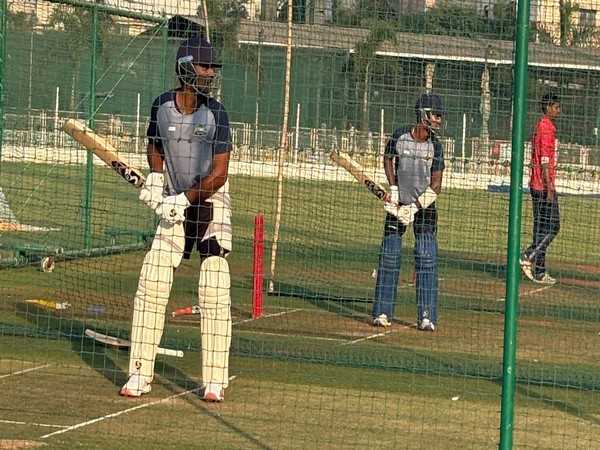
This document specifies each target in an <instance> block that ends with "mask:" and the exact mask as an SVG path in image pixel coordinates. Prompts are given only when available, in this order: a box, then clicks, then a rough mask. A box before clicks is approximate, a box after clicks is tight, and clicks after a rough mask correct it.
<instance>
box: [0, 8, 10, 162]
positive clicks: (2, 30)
mask: <svg viewBox="0 0 600 450" xmlns="http://www.w3.org/2000/svg"><path fill="white" fill-rule="evenodd" d="M7 12H8V9H7V5H6V0H0V167H2V137H3V135H4V91H5V90H6V78H5V77H4V66H5V65H6V13H7Z"/></svg>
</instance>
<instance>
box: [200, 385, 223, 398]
mask: <svg viewBox="0 0 600 450" xmlns="http://www.w3.org/2000/svg"><path fill="white" fill-rule="evenodd" d="M224 399H225V394H224V392H223V388H222V387H221V385H220V384H218V383H208V384H207V385H206V387H205V388H204V394H203V395H202V400H204V401H205V402H222V401H223V400H224Z"/></svg>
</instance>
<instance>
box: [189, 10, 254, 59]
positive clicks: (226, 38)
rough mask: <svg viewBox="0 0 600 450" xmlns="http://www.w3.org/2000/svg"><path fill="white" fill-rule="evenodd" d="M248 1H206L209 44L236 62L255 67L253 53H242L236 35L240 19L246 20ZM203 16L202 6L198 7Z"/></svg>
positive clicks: (246, 50) (246, 51)
mask: <svg viewBox="0 0 600 450" xmlns="http://www.w3.org/2000/svg"><path fill="white" fill-rule="evenodd" d="M247 6H248V0H207V2H206V9H207V14H208V17H209V19H210V23H211V35H212V36H211V42H212V43H213V44H214V45H215V46H216V47H220V48H221V49H222V50H224V51H225V52H227V53H228V54H230V55H231V56H232V57H233V58H234V59H235V60H236V61H240V62H242V63H245V64H249V65H256V54H255V52H254V51H248V49H245V50H244V51H242V49H241V47H240V45H239V42H238V34H239V30H240V21H241V19H245V18H247V15H248V13H247V9H246V8H247ZM198 13H199V15H200V16H204V11H203V8H202V5H200V6H199V7H198Z"/></svg>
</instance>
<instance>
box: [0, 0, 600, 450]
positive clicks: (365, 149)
mask: <svg viewBox="0 0 600 450" xmlns="http://www.w3.org/2000/svg"><path fill="white" fill-rule="evenodd" d="M0 5H2V8H3V12H5V14H3V15H2V18H3V20H4V23H2V30H1V34H0V43H1V44H2V50H3V51H0V56H1V55H3V57H2V59H1V64H0V68H1V70H2V77H0V80H1V83H2V84H1V92H2V103H1V106H2V113H3V114H2V115H1V117H2V122H1V127H0V133H1V136H2V141H1V143H2V145H1V147H0V149H1V153H0V267H1V268H0V342H1V343H2V354H1V355H0V382H1V383H3V384H4V385H5V386H6V387H5V389H3V391H4V393H3V394H2V396H1V397H0V398H2V399H3V400H5V401H3V402H2V404H3V406H2V409H1V411H2V412H1V413H0V430H1V432H0V436H2V438H0V448H4V447H3V446H6V447H7V448H21V447H18V445H24V444H23V443H24V442H29V441H31V442H47V443H49V444H51V445H56V446H57V447H60V446H65V447H69V446H72V445H75V443H79V445H86V446H89V447H90V448H114V445H115V444H114V443H115V442H120V439H123V442H125V439H129V441H128V445H129V442H130V437H131V435H132V434H133V435H136V436H139V437H140V439H138V440H137V441H136V443H131V446H132V447H133V448H136V446H139V447H145V448H148V447H152V448H154V447H155V448H164V447H165V446H166V445H174V446H176V447H177V448H186V447H190V448H191V447H193V446H196V445H198V443H199V442H207V440H206V435H207V434H209V435H211V436H213V437H214V441H213V440H209V441H210V445H209V444H206V445H205V446H207V447H208V446H210V447H211V448H215V447H219V448H229V447H234V448H242V447H243V448H254V447H256V448H308V447H317V446H318V447H320V448H350V447H357V448H365V447H367V448H370V447H382V448H489V447H491V446H495V445H497V443H498V441H499V439H500V438H499V432H498V424H499V421H500V413H499V411H500V402H501V395H502V393H501V383H502V363H503V329H504V326H505V323H504V319H505V317H504V310H505V304H506V299H505V291H506V288H505V285H506V280H507V277H508V273H509V272H508V269H507V249H508V244H507V243H508V241H509V235H508V231H507V230H508V221H509V190H510V187H511V179H510V175H511V166H510V165H511V133H512V131H513V126H512V122H513V117H512V108H513V92H514V85H513V47H514V40H515V30H516V28H515V15H516V11H515V5H514V3H509V2H490V3H486V2H460V3H458V4H457V3H450V2H448V3H447V2H441V3H436V2H421V3H418V2H417V3H415V2H409V3H406V2H392V1H384V0H379V1H372V0H371V1H368V2H367V1H362V0H345V1H343V0H340V1H333V2H331V1H327V0H313V1H300V0H299V1H294V7H293V11H292V19H293V26H292V38H291V52H292V53H291V54H292V63H291V70H290V77H289V80H286V51H287V49H286V46H287V43H288V24H287V20H288V19H287V18H288V5H287V2H276V1H262V2H258V1H234V0H231V1H225V2H218V1H208V2H207V5H206V11H207V14H208V19H209V20H208V24H209V27H210V32H209V36H210V38H211V41H212V43H213V44H214V46H215V47H216V48H217V49H218V50H219V52H220V54H221V59H222V61H223V68H222V70H221V71H220V74H219V76H218V79H217V81H216V82H215V86H214V89H213V96H214V97H215V98H216V99H219V100H220V101H221V102H222V103H223V104H224V105H225V108H226V110H227V112H228V115H229V122H230V134H231V142H232V144H233V147H232V149H233V150H232V153H231V159H230V163H229V183H230V193H231V202H232V204H231V210H232V214H233V219H232V220H233V251H232V252H231V254H230V255H228V257H227V261H228V263H229V267H230V273H231V292H230V294H231V302H232V303H231V322H232V328H233V332H232V343H231V354H230V359H229V373H230V380H229V387H228V388H227V390H226V391H225V392H226V393H225V397H226V398H225V401H224V402H223V403H219V404H218V405H207V404H205V403H204V402H202V401H201V400H202V393H203V388H204V387H205V386H204V384H206V380H202V373H203V371H202V350H206V348H205V349H203V348H202V342H203V341H202V339H201V335H202V329H204V330H205V332H206V330H207V329H208V328H207V327H208V326H209V325H210V324H208V325H207V324H206V323H203V321H202V319H201V315H200V314H187V315H178V316H177V317H172V314H171V313H172V312H174V311H176V310H177V309H178V308H183V307H188V306H190V305H196V304H197V303H198V294H197V290H198V278H199V273H200V265H201V262H202V261H201V258H200V256H199V255H198V253H197V252H194V253H193V254H192V257H191V260H190V261H185V262H184V263H183V264H182V265H181V266H180V267H179V268H178V269H177V270H176V271H175V274H174V284H173V288H172V290H171V292H170V297H169V302H168V306H167V307H166V322H165V328H164V333H163V334H162V340H161V342H160V346H161V347H162V348H163V349H169V350H174V351H179V352H183V354H184V356H183V357H182V358H180V357H177V356H173V355H164V354H159V355H158V357H157V362H156V365H155V367H154V374H155V375H154V381H153V383H152V387H153V390H152V392H151V393H148V394H146V395H144V396H143V397H142V398H143V400H140V401H139V402H135V403H134V405H133V406H132V403H130V402H128V401H127V400H126V399H121V398H119V397H118V396H117V392H118V391H119V389H120V388H121V386H123V384H124V383H126V382H127V380H128V377H129V375H130V374H131V373H130V372H131V370H130V366H129V352H128V351H127V349H128V348H129V346H130V342H123V340H128V341H134V342H135V339H136V338H135V336H133V335H132V333H131V325H132V316H133V314H134V297H135V294H136V288H137V286H138V279H139V277H140V270H141V268H142V261H143V260H144V257H145V254H146V253H147V252H148V251H149V249H150V246H151V244H152V242H153V238H154V235H155V230H156V225H157V223H158V219H157V217H156V214H155V213H154V212H153V211H152V210H151V209H149V208H148V207H147V206H146V205H144V204H143V203H142V202H140V201H139V200H138V198H137V197H138V194H139V192H138V191H137V190H136V189H134V188H133V187H132V186H130V185H129V184H127V183H126V182H124V181H123V180H122V179H121V178H119V176H118V175H117V174H116V173H115V172H114V171H113V170H112V169H110V168H108V167H107V166H106V164H104V163H103V162H102V161H101V160H100V159H98V158H93V159H92V158H91V156H90V155H91V154H90V153H89V152H88V151H86V149H85V148H84V147H82V146H81V145H80V144H78V143H77V142H76V141H75V140H74V139H73V138H71V137H70V136H69V135H68V134H66V133H65V132H64V131H63V129H62V127H63V125H64V124H65V122H66V121H67V120H69V119H76V120H79V121H82V122H84V123H87V124H88V125H90V126H91V127H92V128H93V129H94V130H95V132H96V133H98V135H100V136H101V137H103V138H105V139H106V140H107V141H108V142H109V143H110V144H112V145H113V146H114V147H115V148H116V149H118V151H119V154H120V155H121V156H122V157H124V158H125V159H126V160H127V161H129V162H130V163H131V164H132V165H133V166H135V167H137V168H140V169H142V170H143V171H144V173H146V174H147V173H148V172H149V169H148V163H147V160H146V159H147V158H146V147H147V142H148V141H147V137H146V129H147V127H148V123H149V121H150V113H151V106H152V102H153V101H154V99H155V98H156V97H157V96H159V94H161V93H162V92H164V91H166V90H169V89H172V88H175V87H176V86H177V84H178V83H177V80H176V77H175V71H174V69H175V54H176V51H177V48H178V47H179V45H180V43H181V42H182V40H183V39H185V38H187V37H190V36H193V35H196V34H202V35H203V36H206V28H205V27H206V21H205V16H204V7H203V2H195V1H178V2H176V1H167V0H161V1H150V0H140V1H125V0H123V1H108V0H107V1H105V2H96V3H94V2H86V1H80V2H70V1H69V2H67V1H64V2H61V1H44V0H39V1H37V2H25V1H10V0H9V1H0ZM530 6H531V17H530V19H531V20H530V22H531V23H530V30H529V42H530V44H529V70H528V79H527V83H528V97H527V120H526V124H525V130H526V133H527V138H526V140H527V142H526V144H525V150H524V152H525V158H524V160H525V161H524V164H525V166H524V171H525V179H524V181H523V203H522V232H521V243H522V245H521V247H522V249H525V248H527V246H528V245H529V244H530V243H531V241H532V239H534V236H532V229H533V228H534V224H533V218H534V211H533V208H532V200H531V196H530V193H529V171H530V169H531V168H532V167H533V166H535V163H532V152H533V150H532V145H531V140H530V138H531V135H532V133H533V130H534V128H535V127H536V124H537V123H538V121H539V119H540V117H541V116H542V115H543V113H542V110H541V106H540V99H541V98H542V96H543V95H544V94H547V93H554V94H555V95H557V97H558V99H559V103H560V106H561V115H560V118H558V119H557V120H556V124H557V139H558V141H557V142H556V153H557V155H558V165H557V169H556V181H555V185H556V191H557V193H558V197H557V198H558V203H559V204H560V232H559V233H558V235H557V237H556V238H555V239H554V240H553V241H552V244H551V245H550V246H549V248H548V250H547V258H546V269H547V273H548V274H550V275H551V276H552V277H555V278H556V279H557V280H558V282H557V283H556V284H554V285H550V284H541V283H539V282H538V283H535V282H532V281H530V280H528V279H527V278H526V277H523V279H522V281H521V285H520V291H519V293H520V299H519V316H518V318H517V319H515V320H517V322H516V323H517V325H518V330H519V334H518V341H517V344H518V352H517V364H516V379H517V387H516V394H515V406H516V409H515V426H514V430H515V445H516V446H518V447H519V448H536V449H537V448H596V447H598V446H600V432H599V431H598V429H597V425H598V419H597V416H598V411H597V409H598V408H597V405H598V398H597V397H598V396H597V391H598V389H599V388H600V379H599V377H598V360H599V358H598V356H599V355H598V351H597V350H596V345H595V341H596V340H597V339H598V330H597V323H598V320H599V319H600V309H599V307H598V298H599V294H598V292H599V290H598V289H599V287H600V271H599V269H598V261H599V260H600V254H599V251H598V246H597V245H596V244H595V242H596V241H597V239H596V238H597V237H598V233H599V230H600V228H599V227H598V225H597V223H598V212H597V211H598V208H597V202H598V195H599V194H600V185H599V183H600V182H599V177H598V165H600V160H599V158H600V156H599V155H600V153H599V151H598V120H599V119H598V118H599V117H600V114H599V113H598V111H599V108H600V105H599V100H598V95H597V92H598V84H599V82H600V78H599V73H598V69H597V64H596V62H597V60H598V50H597V30H598V28H597V23H596V10H597V6H598V5H597V4H596V3H594V2H588V3H585V4H584V3H581V4H577V5H576V4H574V3H570V2H560V3H559V2H551V3H547V2H532V3H531V5H530ZM286 91H288V92H289V102H288V105H287V110H288V111H289V116H288V117H287V121H285V120H284V111H285V99H286ZM426 92H429V93H435V94H437V95H439V96H441V98H442V99H443V102H444V107H445V110H446V112H445V114H444V115H443V127H442V130H441V132H440V138H439V142H440V144H441V146H442V148H443V155H444V163H445V168H444V170H443V182H442V188H441V192H440V194H439V197H438V199H437V201H436V209H437V216H438V219H437V241H438V244H437V257H434V258H433V261H434V262H437V271H438V279H439V281H438V283H439V284H438V289H437V295H438V312H437V313H438V316H439V318H438V320H437V323H436V326H437V328H436V330H435V332H433V333H429V332H424V331H421V330H420V329H419V328H418V323H420V321H421V319H422V318H423V317H418V313H417V306H416V303H417V284H419V283H423V282H424V281H423V280H424V278H421V277H422V276H423V273H424V272H426V271H427V270H426V269H423V268H421V269H419V267H420V266H419V264H423V262H422V261H421V262H419V261H420V260H419V258H423V257H424V254H423V252H421V253H417V254H416V256H415V247H417V248H419V245H420V244H419V243H417V242H416V240H415V234H414V233H413V230H412V225H411V226H409V227H408V230H407V231H406V233H405V234H404V235H403V237H402V244H401V249H400V250H399V254H400V255H401V264H400V266H399V267H400V272H399V283H398V291H397V295H395V296H393V298H394V299H395V310H394V313H393V317H392V316H391V315H390V317H388V319H390V320H392V319H393V320H392V325H391V327H374V326H373V322H372V320H373V300H374V297H375V286H376V283H377V281H376V278H377V270H378V266H379V264H380V262H379V261H380V246H381V244H382V238H383V236H384V219H385V211H384V209H383V203H382V202H381V201H380V200H379V199H377V198H376V197H375V196H373V195H371V193H369V191H368V190H367V189H365V186H363V185H361V184H360V183H357V181H356V180H355V178H354V177H353V176H352V175H351V174H350V173H348V172H347V171H346V170H344V169H343V168H342V167H340V166H339V165H337V164H335V163H333V162H332V161H331V159H330V156H331V154H348V155H349V156H350V157H351V158H352V159H353V160H354V161H356V162H358V163H359V164H360V165H361V166H362V167H363V169H364V174H366V175H367V176H368V177H369V178H370V179H371V180H373V181H375V182H376V183H379V184H381V185H382V186H384V188H385V189H386V190H388V189H389V188H388V184H389V183H388V181H389V178H388V177H386V174H385V172H384V164H385V161H386V160H387V158H386V157H385V154H386V149H388V153H389V148H390V146H392V147H393V145H395V142H396V141H395V140H394V131H395V130H396V129H398V128H401V127H415V126H416V125H417V123H416V121H415V102H416V100H417V98H418V97H419V96H420V95H421V94H423V93H426ZM284 123H287V127H284V126H283V125H284ZM282 134H285V135H286V138H287V140H286V139H282ZM396 137H398V136H396ZM390 140H392V141H390ZM285 142H287V145H282V143H285ZM390 142H392V143H394V144H390ZM394 148H395V147H394ZM428 175H430V173H429V174H428ZM411 176H412V175H411ZM415 180H416V179H415ZM406 182H408V183H409V184H410V183H412V182H413V180H412V179H408V181H406V180H400V183H399V184H401V186H403V185H405V184H406ZM403 183H404V184H403ZM259 215H261V216H263V217H264V223H265V229H264V237H265V239H264V241H265V242H264V244H265V247H264V255H265V261H264V263H263V271H264V274H265V280H264V286H263V292H264V295H265V297H264V311H263V313H262V316H261V317H260V318H257V317H256V311H255V308H256V305H255V301H254V302H253V298H254V297H253V285H254V280H255V276H256V273H253V263H254V262H255V261H253V255H254V252H253V248H254V236H255V231H256V230H255V218H256V217H257V216H259ZM274 247H275V250H274ZM428 251H431V247H427V248H426V251H425V253H427V252H428ZM425 256H427V255H425ZM152 281H153V282H157V281H158V280H156V279H154V280H152ZM420 288H423V289H426V288H427V286H425V287H424V286H423V285H421V286H420ZM253 303H254V304H253ZM151 328H152V329H153V330H154V329H156V330H158V329H160V325H159V324H154V326H153V327H151ZM86 330H91V331H94V332H96V333H101V334H103V335H107V336H112V337H114V338H119V339H121V341H115V340H110V339H108V338H106V336H105V337H104V338H103V337H102V336H100V335H98V334H95V335H92V334H90V333H89V332H88V334H86ZM215 336H216V335H215ZM213 337H214V336H213ZM163 353H164V352H163ZM205 359H206V355H205ZM504 395H506V393H505V394H504ZM137 406H139V409H135V407H137ZM199 415H200V419H199V418H198V416H199ZM323 424H327V425H329V426H325V427H324V426H323ZM142 437H144V438H146V439H141V438H142ZM148 438H149V439H148ZM202 445H204V444H202ZM202 445H200V446H202Z"/></svg>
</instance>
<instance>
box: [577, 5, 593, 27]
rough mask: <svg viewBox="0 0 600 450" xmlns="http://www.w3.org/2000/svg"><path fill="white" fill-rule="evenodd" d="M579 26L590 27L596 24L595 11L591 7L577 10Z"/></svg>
mask: <svg viewBox="0 0 600 450" xmlns="http://www.w3.org/2000/svg"><path fill="white" fill-rule="evenodd" d="M579 26H580V27H581V28H588V27H590V28H592V27H595V26H596V11H595V10H593V9H580V10H579Z"/></svg>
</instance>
